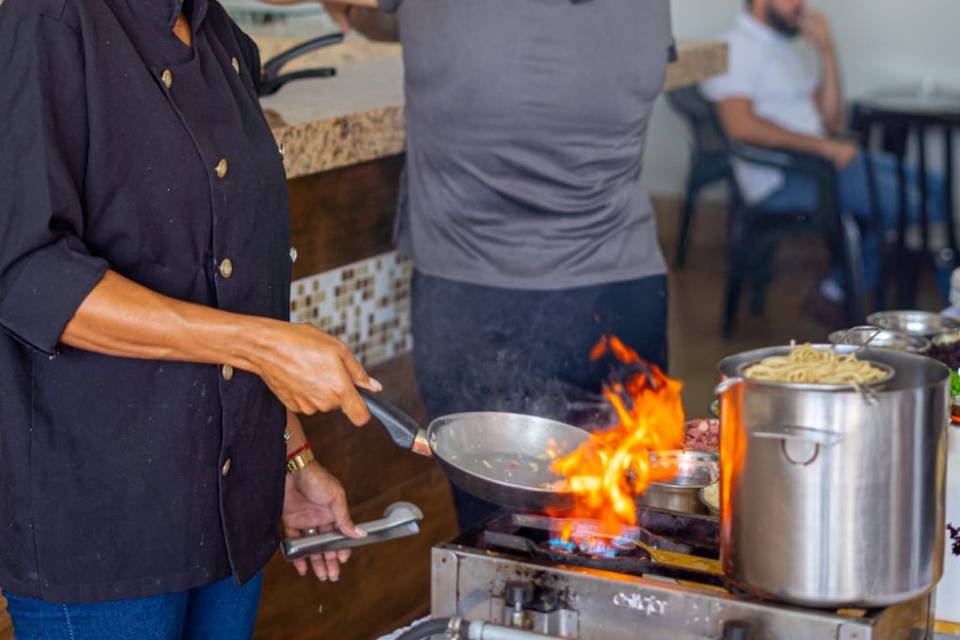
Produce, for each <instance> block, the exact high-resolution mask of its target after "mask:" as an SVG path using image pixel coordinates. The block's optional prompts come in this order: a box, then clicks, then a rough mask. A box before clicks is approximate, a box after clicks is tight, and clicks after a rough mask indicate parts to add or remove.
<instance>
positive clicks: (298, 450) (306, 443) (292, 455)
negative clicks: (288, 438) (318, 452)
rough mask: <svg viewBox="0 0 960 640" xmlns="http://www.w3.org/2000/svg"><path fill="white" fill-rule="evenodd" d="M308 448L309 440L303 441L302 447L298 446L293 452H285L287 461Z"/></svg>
mask: <svg viewBox="0 0 960 640" xmlns="http://www.w3.org/2000/svg"><path fill="white" fill-rule="evenodd" d="M309 448H310V443H309V442H305V443H304V445H303V446H302V447H300V448H299V449H297V450H296V451H294V452H293V453H288V454H287V462H290V461H291V460H293V459H294V458H296V457H297V456H298V455H300V454H301V453H303V452H304V451H306V450H307V449H309Z"/></svg>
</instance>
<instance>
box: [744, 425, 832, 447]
mask: <svg viewBox="0 0 960 640" xmlns="http://www.w3.org/2000/svg"><path fill="white" fill-rule="evenodd" d="M750 436H751V437H753V438H759V439H761V440H781V441H783V442H808V443H810V444H816V445H820V446H821V447H832V446H834V445H837V444H840V443H841V442H843V434H841V433H837V432H836V431H827V430H825V429H811V428H809V427H796V426H776V427H760V428H759V429H754V430H753V431H751V432H750Z"/></svg>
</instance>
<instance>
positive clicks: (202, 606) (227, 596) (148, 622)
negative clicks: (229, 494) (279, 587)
mask: <svg viewBox="0 0 960 640" xmlns="http://www.w3.org/2000/svg"><path fill="white" fill-rule="evenodd" d="M262 585H263V572H262V571H261V572H260V573H259V574H257V576H256V577H254V578H253V579H252V580H250V581H249V582H248V583H247V584H245V585H243V586H237V585H236V583H234V581H233V578H227V579H225V580H221V581H219V582H215V583H214V584H211V585H209V586H207V587H200V588H197V589H192V590H190V591H181V592H179V593H170V594H164V595H160V596H153V597H149V598H136V599H133V600H116V601H113V602H91V603H84V604H58V603H53V602H44V601H43V600H35V599H33V598H21V597H18V596H15V595H12V594H4V596H5V597H6V598H7V602H8V604H9V611H10V617H11V618H12V619H13V629H14V633H15V634H16V638H17V640H132V639H134V638H136V639H137V640H242V639H243V638H250V637H251V636H252V635H253V626H254V623H255V622H256V619H257V605H258V604H259V602H260V589H261V587H262Z"/></svg>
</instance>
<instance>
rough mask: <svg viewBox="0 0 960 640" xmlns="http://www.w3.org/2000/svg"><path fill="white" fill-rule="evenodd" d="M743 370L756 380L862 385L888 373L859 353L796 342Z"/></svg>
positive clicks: (876, 380) (880, 378)
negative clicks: (788, 350) (782, 351)
mask: <svg viewBox="0 0 960 640" xmlns="http://www.w3.org/2000/svg"><path fill="white" fill-rule="evenodd" d="M743 373H744V375H745V376H746V377H748V378H752V379H754V380H766V381H769V382H794V383H805V384H851V385H862V384H870V383H871V382H878V381H880V380H883V379H884V378H886V377H887V372H886V371H885V370H884V369H881V368H880V367H877V366H875V365H873V364H871V363H870V362H868V361H866V360H860V359H859V358H857V356H856V355H855V354H852V353H850V354H839V353H837V352H836V351H834V350H833V349H815V348H814V347H813V346H811V345H809V344H804V345H800V346H797V345H795V344H792V345H791V346H790V353H789V354H788V355H785V356H771V357H769V358H764V359H763V360H761V361H760V362H757V363H755V364H752V365H750V366H749V367H747V369H746V370H745V371H744V372H743Z"/></svg>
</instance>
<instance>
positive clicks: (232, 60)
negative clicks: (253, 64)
mask: <svg viewBox="0 0 960 640" xmlns="http://www.w3.org/2000/svg"><path fill="white" fill-rule="evenodd" d="M230 64H232V65H233V70H234V71H236V72H237V73H238V74H239V73H240V63H239V62H238V61H237V59H236V58H235V57H234V58H230Z"/></svg>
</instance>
